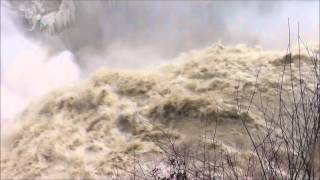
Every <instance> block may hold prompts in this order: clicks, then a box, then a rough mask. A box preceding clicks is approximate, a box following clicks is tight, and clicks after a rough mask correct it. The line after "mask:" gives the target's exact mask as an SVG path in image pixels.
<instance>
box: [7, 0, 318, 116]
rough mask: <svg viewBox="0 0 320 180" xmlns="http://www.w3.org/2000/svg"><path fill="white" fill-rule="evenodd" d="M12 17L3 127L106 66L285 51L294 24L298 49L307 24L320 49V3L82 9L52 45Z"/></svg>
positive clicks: (89, 4)
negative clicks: (231, 49)
mask: <svg viewBox="0 0 320 180" xmlns="http://www.w3.org/2000/svg"><path fill="white" fill-rule="evenodd" d="M11 15H12V12H10V11H9V10H8V9H7V8H6V7H5V6H3V1H1V121H2V122H3V120H5V119H6V120H9V119H12V118H13V117H14V116H15V115H16V114H17V113H18V112H20V111H21V110H22V109H23V108H24V107H25V106H26V105H27V103H29V102H30V101H32V100H36V99H38V98H39V97H41V96H42V95H44V94H46V93H47V92H49V91H50V90H52V89H55V88H59V87H61V86H65V85H69V84H72V83H74V82H77V81H78V80H79V79H81V78H83V77H86V76H87V75H88V74H89V73H91V72H93V71H95V70H96V69H97V68H100V67H102V66H107V67H110V68H147V67H156V66H158V65H159V64H162V63H167V62H169V61H170V60H171V59H172V58H173V57H175V56H177V55H179V53H181V52H183V51H187V50H190V49H194V48H202V47H205V46H207V45H210V44H212V43H214V42H216V41H219V40H220V41H222V43H224V44H238V43H245V44H248V45H250V46H255V45H261V46H262V47H263V48H265V49H276V50H285V48H286V47H287V42H288V37H287V36H288V33H287V32H288V28H287V19H288V18H290V21H291V30H292V38H293V41H295V38H296V35H297V34H296V32H297V23H298V22H299V23H300V31H301V34H302V37H303V39H304V41H306V42H316V43H318V42H319V2H318V1H307V2H305V1H296V2H286V1H281V2H274V1H270V2H255V1H254V2H235V1H232V2H226V3H223V2H220V1H217V2H193V1H191V2H179V1H175V2H161V1H158V2H154V3H151V2H144V1H142V2H138V1H137V2H132V3H130V2H126V1H125V2H119V3H116V2H103V1H79V4H78V5H77V16H76V23H75V25H74V27H72V28H70V30H66V32H63V33H61V34H57V35H55V36H53V37H50V41H48V39H46V38H45V37H38V36H36V35H33V36H30V37H29V36H28V35H27V36H28V37H27V36H26V35H25V32H24V31H25V30H24V29H23V28H21V27H19V28H18V26H15V23H14V22H13V19H14V18H12V17H11ZM52 39H55V40H54V41H51V40H52ZM56 42H59V43H56ZM57 47H58V48H57Z"/></svg>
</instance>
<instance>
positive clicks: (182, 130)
mask: <svg viewBox="0 0 320 180" xmlns="http://www.w3.org/2000/svg"><path fill="white" fill-rule="evenodd" d="M284 54H285V52H275V51H264V50H262V49H261V48H249V47H247V46H245V45H238V46H235V47H226V46H223V45H221V44H219V43H218V44H214V45H212V46H210V47H207V48H205V49H203V50H195V51H191V52H187V53H184V54H182V55H180V56H179V57H177V58H176V59H175V60H174V61H173V62H172V63H170V64H167V65H163V66H161V67H160V68H158V69H157V70H153V71H143V70H131V71H129V70H110V69H101V70H99V71H97V72H96V73H94V74H93V75H92V76H91V77H90V78H88V79H87V80H85V81H83V82H81V83H79V84H78V85H76V86H74V87H66V88H64V89H63V88H62V89H59V90H55V91H53V92H51V93H49V94H48V95H46V96H44V97H42V99H41V100H39V101H38V102H34V103H32V104H29V106H28V107H27V108H26V109H25V110H24V111H23V112H22V113H21V114H20V115H19V116H18V117H16V119H15V121H14V124H13V125H12V127H11V131H10V132H11V133H10V134H9V135H6V136H5V138H3V140H2V145H1V153H2V156H1V178H6V177H15V178H17V179H19V178H25V179H46V178H54V179H59V178H63V179H67V178H73V179H74V178H79V179H81V178H82V179H83V178H85V179H90V178H93V179H97V178H101V179H103V178H104V179H111V178H112V177H115V174H116V173H121V170H124V169H127V168H130V167H131V166H132V163H133V161H132V159H133V154H134V155H135V156H139V157H142V160H141V162H142V163H141V164H142V166H147V165H148V162H150V161H151V159H154V158H150V157H157V156H160V154H161V149H160V148H159V146H158V145H157V139H161V138H163V137H162V136H163V135H164V134H163V129H165V130H166V132H167V135H168V136H170V137H171V138H173V139H175V140H176V141H177V142H190V143H191V142H192V140H194V139H197V138H198V137H199V136H200V135H201V132H202V127H203V123H204V122H206V123H207V124H206V127H207V128H212V127H214V126H216V127H217V128H216V139H217V141H215V148H218V149H219V150H220V151H228V152H229V153H232V154H237V156H238V157H239V158H240V162H238V163H237V164H236V166H237V167H238V166H239V168H241V158H243V159H245V158H246V157H248V154H250V153H251V150H252V149H251V145H250V141H249V137H248V135H247V134H246V132H245V130H244V128H243V126H242V124H241V122H240V118H239V116H241V118H243V119H244V120H245V121H246V123H247V124H248V127H249V128H250V131H251V132H252V134H254V135H255V137H259V135H263V134H264V133H265V124H266V122H265V121H264V118H263V115H262V113H261V112H260V111H259V110H258V109H255V108H254V107H253V108H252V110H251V111H249V112H248V113H240V114H239V113H238V108H239V104H238V103H239V101H241V102H242V105H241V106H242V108H243V109H245V108H246V107H247V106H248V104H249V99H250V96H251V94H252V93H253V91H254V89H255V88H257V89H258V91H259V92H261V95H260V96H259V97H258V98H255V99H254V100H253V103H259V102H260V101H262V100H263V102H265V104H268V105H269V106H268V107H270V109H272V104H275V103H276V98H275V97H276V95H277V86H278V85H279V77H280V75H281V73H282V68H283V66H282V65H283V63H288V62H286V61H285V59H284ZM292 57H293V66H292V68H293V71H294V72H295V73H294V74H293V76H294V79H298V72H297V63H296V60H297V56H295V54H293V55H292ZM307 57H308V56H306V55H304V54H302V55H301V60H302V69H303V71H302V72H303V76H305V77H308V76H309V74H310V73H311V72H312V71H311V70H310V69H309V68H310V67H311V66H310V63H311V62H310V60H309V59H308V58H307ZM287 79H289V77H287V76H285V77H284V82H286V80H287ZM297 81H298V80H297ZM256 82H257V83H256ZM305 83H306V84H308V83H310V84H311V83H312V79H310V82H308V81H306V82H305ZM290 86H291V85H290V84H288V83H284V86H283V88H284V89H285V88H290ZM237 94H238V95H237ZM238 99H240V100H238ZM123 172H124V171H122V173H123Z"/></svg>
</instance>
